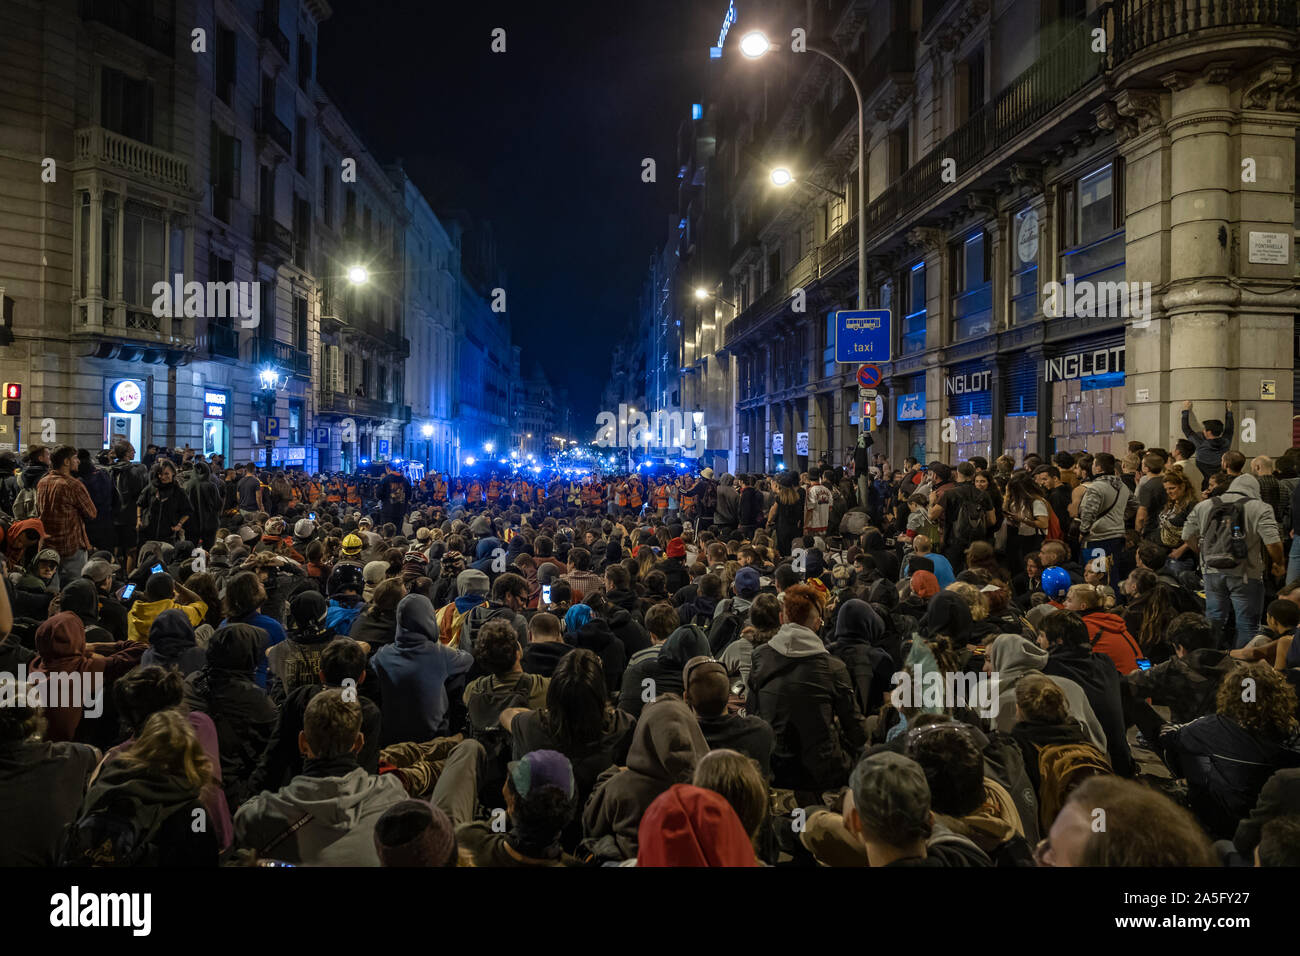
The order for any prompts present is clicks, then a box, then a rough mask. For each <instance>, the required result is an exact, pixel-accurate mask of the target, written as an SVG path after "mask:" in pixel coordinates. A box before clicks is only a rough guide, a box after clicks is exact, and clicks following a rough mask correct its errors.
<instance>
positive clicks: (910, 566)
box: [889, 534, 957, 590]
mask: <svg viewBox="0 0 1300 956" xmlns="http://www.w3.org/2000/svg"><path fill="white" fill-rule="evenodd" d="M933 548H934V542H932V541H931V540H930V539H929V537H928V536H926V535H923V534H921V535H917V536H916V538H914V539H913V541H912V556H911V557H910V558H908V559H907V561H906V562H904V564H903V569H902V572H901V577H902V578H904V579H906V578H910V577H911V576H912V575H913V574H915V573H916V572H917V571H929V572H930V573H931V574H933V575H934V576H935V580H937V581H938V582H939V588H940V590H942V589H943V588H946V587H947V586H948V585H950V584H952V582H954V581H956V580H957V574H956V572H955V571H953V569H952V562H950V561H949V560H948V559H947V558H945V557H944V556H943V555H942V554H939V553H938V552H937V551H934V550H932V549H933ZM889 580H893V578H890V579H889Z"/></svg>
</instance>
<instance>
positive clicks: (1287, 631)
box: [1232, 597, 1300, 683]
mask: <svg viewBox="0 0 1300 956" xmlns="http://www.w3.org/2000/svg"><path fill="white" fill-rule="evenodd" d="M1297 625H1300V604H1296V603H1295V601H1293V600H1291V599H1289V598H1283V597H1279V598H1278V599H1277V600H1275V601H1270V602H1269V604H1268V607H1267V608H1265V609H1264V624H1263V626H1262V627H1261V628H1260V633H1259V634H1257V635H1256V636H1255V638H1254V640H1252V641H1250V642H1249V643H1248V644H1247V645H1246V646H1245V647H1243V648H1240V649H1238V650H1234V651H1232V656H1233V657H1234V658H1236V659H1238V660H1245V661H1261V660H1262V661H1268V662H1269V663H1271V664H1272V665H1273V666H1274V667H1276V668H1277V669H1278V670H1280V671H1285V670H1288V669H1290V668H1293V667H1300V648H1296V652H1294V653H1293V652H1292V648H1293V647H1295V631H1296V626H1297ZM1293 683H1294V681H1293Z"/></svg>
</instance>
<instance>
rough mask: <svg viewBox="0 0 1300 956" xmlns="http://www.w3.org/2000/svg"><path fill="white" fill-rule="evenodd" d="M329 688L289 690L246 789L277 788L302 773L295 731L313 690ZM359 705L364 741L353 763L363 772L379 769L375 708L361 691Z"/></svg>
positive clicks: (316, 687)
mask: <svg viewBox="0 0 1300 956" xmlns="http://www.w3.org/2000/svg"><path fill="white" fill-rule="evenodd" d="M323 690H329V688H328V687H326V686H325V685H324V684H308V685H306V686H305V687H299V688H297V689H296V690H293V691H291V692H290V693H289V696H288V697H286V698H285V701H284V703H283V704H282V705H281V707H280V714H279V717H278V719H277V720H276V722H275V729H274V730H272V732H271V735H270V737H269V738H268V739H267V742H266V749H265V750H263V751H262V756H261V758H260V760H259V761H258V764H257V769H256V770H255V771H254V773H253V779H252V782H251V784H250V787H249V793H250V794H254V793H261V792H262V791H263V790H270V791H272V792H274V791H276V790H279V789H280V788H281V787H283V786H284V785H285V784H287V783H288V782H289V781H290V780H292V779H293V778H294V777H296V776H298V775H299V774H300V773H302V764H303V760H305V759H306V758H305V757H303V755H302V751H300V750H299V749H298V733H299V731H301V730H302V728H303V720H304V718H305V717H306V715H307V705H308V704H310V703H311V702H312V698H314V697H315V696H316V695H317V694H319V693H320V692H321V691H323ZM357 703H359V704H360V705H361V733H362V734H363V735H364V736H365V738H366V741H365V743H363V744H362V745H361V750H360V751H359V752H358V753H357V764H358V765H359V766H361V767H364V768H365V771H366V773H379V721H380V715H379V708H378V707H376V706H375V704H374V702H373V701H371V700H370V699H369V698H367V697H365V696H364V695H361V694H358V695H357Z"/></svg>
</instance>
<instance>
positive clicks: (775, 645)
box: [768, 624, 830, 657]
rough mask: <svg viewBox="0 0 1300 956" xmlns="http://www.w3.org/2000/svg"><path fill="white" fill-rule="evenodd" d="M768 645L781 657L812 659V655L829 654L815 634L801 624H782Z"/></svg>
mask: <svg viewBox="0 0 1300 956" xmlns="http://www.w3.org/2000/svg"><path fill="white" fill-rule="evenodd" d="M768 644H769V645H770V646H771V648H772V650H774V651H776V652H777V653H778V654H780V655H781V656H782V657H812V656H813V655H814V654H829V653H830V651H828V650H826V645H825V644H823V643H822V639H821V638H820V637H818V636H817V633H816V632H815V631H811V630H809V629H808V628H806V627H804V626H803V625H802V624H782V625H781V629H780V630H779V631H777V632H776V633H775V634H774V635H772V639H771V640H770V641H768Z"/></svg>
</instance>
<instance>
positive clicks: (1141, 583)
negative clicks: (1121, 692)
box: [1120, 568, 1300, 664]
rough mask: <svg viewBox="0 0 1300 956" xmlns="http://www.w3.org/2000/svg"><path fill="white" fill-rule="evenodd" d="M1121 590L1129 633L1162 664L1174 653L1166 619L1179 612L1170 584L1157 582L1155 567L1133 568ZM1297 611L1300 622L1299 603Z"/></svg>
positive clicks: (1147, 655) (1145, 653)
mask: <svg viewBox="0 0 1300 956" xmlns="http://www.w3.org/2000/svg"><path fill="white" fill-rule="evenodd" d="M1120 590H1121V591H1122V592H1123V593H1124V594H1126V595H1128V596H1129V602H1128V604H1127V605H1126V606H1125V607H1124V609H1123V612H1122V613H1123V616H1124V625H1125V627H1127V628H1128V632H1129V634H1130V635H1131V636H1132V637H1134V638H1135V639H1136V640H1137V644H1138V647H1139V648H1140V649H1141V652H1142V656H1143V657H1145V658H1146V659H1147V660H1149V661H1150V662H1151V663H1152V664H1163V663H1164V662H1165V661H1167V660H1169V658H1170V657H1172V656H1173V654H1174V648H1173V645H1172V644H1170V643H1169V623H1170V622H1171V621H1172V620H1173V619H1174V617H1175V615H1177V614H1178V610H1177V608H1176V606H1175V604H1174V601H1173V599H1172V598H1171V596H1170V588H1169V587H1168V586H1166V585H1164V584H1161V583H1160V579H1159V578H1157V577H1156V574H1155V572H1154V571H1148V570H1147V569H1146V568H1134V569H1133V570H1132V571H1131V572H1129V576H1128V577H1127V578H1125V579H1124V580H1123V581H1122V582H1120ZM1296 615H1297V623H1300V607H1297V608H1296Z"/></svg>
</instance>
